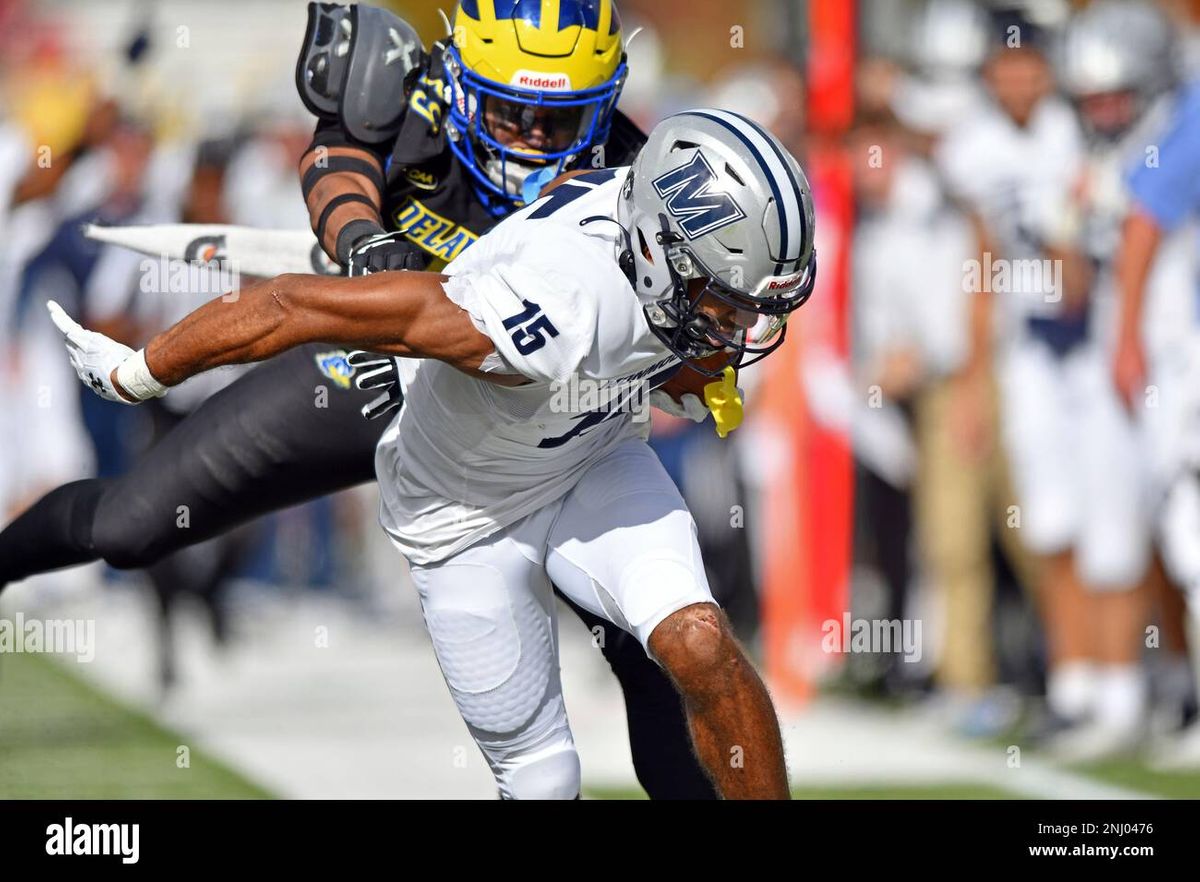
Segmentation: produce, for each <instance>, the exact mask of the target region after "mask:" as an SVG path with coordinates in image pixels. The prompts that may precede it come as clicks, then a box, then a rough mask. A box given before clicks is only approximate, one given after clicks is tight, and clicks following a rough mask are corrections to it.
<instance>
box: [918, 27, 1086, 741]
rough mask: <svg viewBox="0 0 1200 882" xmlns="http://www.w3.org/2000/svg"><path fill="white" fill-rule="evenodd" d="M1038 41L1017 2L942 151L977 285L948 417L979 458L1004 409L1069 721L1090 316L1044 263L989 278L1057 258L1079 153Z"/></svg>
mask: <svg viewBox="0 0 1200 882" xmlns="http://www.w3.org/2000/svg"><path fill="white" fill-rule="evenodd" d="M1045 41H1046V34H1045V33H1044V32H1043V31H1041V30H1040V29H1038V28H1037V27H1035V26H1034V25H1033V24H1032V23H1031V22H1029V21H1028V20H1027V19H1025V18H1024V17H1023V16H1022V15H1020V14H1019V12H1018V11H1012V10H1006V11H1004V12H1003V14H998V15H996V16H995V18H994V21H993V24H992V31H991V42H990V49H989V53H988V57H987V60H986V62H985V65H984V69H983V79H984V83H985V86H986V88H987V91H988V95H989V100H988V101H987V102H986V103H985V104H983V105H982V106H981V107H980V108H979V109H978V110H977V111H976V112H974V113H972V114H970V115H968V116H966V117H964V118H962V119H960V120H959V121H958V123H957V124H956V125H955V126H954V127H953V128H952V129H951V130H950V131H949V132H948V133H947V135H946V137H945V140H944V141H943V143H942V144H941V145H940V146H939V148H938V154H937V157H938V163H939V167H940V169H941V171H942V174H943V176H944V178H945V180H946V182H947V186H948V187H949V190H950V193H951V195H952V196H953V197H954V198H956V199H958V200H959V201H960V203H961V204H962V205H964V206H965V207H967V208H968V210H970V212H971V213H972V216H973V219H974V223H975V224H976V225H977V231H978V251H977V256H976V259H975V260H974V261H973V262H971V263H969V264H968V265H967V266H966V267H965V270H966V272H964V284H966V285H968V287H969V290H973V291H975V292H976V294H975V296H974V297H973V298H972V304H971V310H970V334H971V336H970V347H969V354H968V357H967V360H966V363H965V366H964V368H963V370H962V371H961V372H960V376H959V378H958V379H957V381H956V384H955V389H954V393H953V400H952V402H951V404H950V407H949V410H948V412H947V417H948V419H949V420H950V421H951V422H952V424H953V426H954V428H953V431H954V432H956V433H957V434H958V436H959V438H960V439H961V443H962V444H963V445H964V449H965V450H967V451H973V455H974V456H975V457H977V458H978V457H983V456H985V455H986V454H987V451H988V447H989V445H990V444H991V443H992V439H993V437H994V436H993V431H994V420H993V414H994V413H997V412H998V413H999V415H1000V421H1001V434H1002V436H1003V437H1004V439H1005V444H1006V448H1007V451H1008V453H1009V457H1010V462H1011V465H1012V469H1013V476H1014V485H1015V490H1016V495H1017V497H1018V499H1019V501H1020V506H1019V508H1014V509H1011V510H1010V511H1009V513H1008V517H1007V520H1008V523H1007V526H1008V527H1009V529H1014V528H1018V527H1019V536H1020V539H1021V540H1022V542H1023V543H1024V544H1026V546H1027V547H1028V548H1030V549H1031V550H1032V551H1033V552H1034V553H1036V554H1037V555H1039V556H1040V557H1041V565H1040V573H1039V575H1038V581H1039V584H1040V590H1039V591H1038V595H1039V600H1040V602H1041V605H1042V609H1043V614H1044V616H1045V620H1046V623H1047V631H1048V635H1049V643H1050V662H1049V668H1050V673H1049V683H1048V698H1049V703H1050V705H1051V708H1052V710H1053V711H1054V712H1056V713H1057V714H1058V715H1060V716H1062V717H1065V718H1067V719H1078V718H1080V717H1082V716H1083V715H1084V714H1085V713H1086V711H1087V709H1088V703H1089V702H1090V701H1091V699H1092V687H1091V680H1090V677H1089V676H1088V674H1086V673H1085V671H1086V670H1089V669H1088V668H1087V665H1086V662H1085V659H1086V658H1087V657H1088V653H1089V648H1088V646H1087V627H1086V625H1085V624H1083V621H1082V618H1083V613H1082V607H1083V604H1084V597H1085V595H1084V591H1083V588H1082V585H1081V584H1080V583H1079V580H1078V578H1077V576H1076V571H1075V566H1074V557H1073V555H1072V551H1071V549H1072V547H1073V544H1074V540H1075V536H1076V531H1077V530H1078V526H1079V525H1078V523H1077V518H1078V517H1079V516H1080V514H1081V513H1080V512H1079V510H1078V508H1077V507H1076V501H1077V500H1076V496H1075V493H1074V485H1073V484H1071V483H1070V480H1071V478H1070V476H1071V475H1072V473H1073V465H1074V462H1075V454H1074V453H1073V451H1072V449H1071V447H1070V444H1069V442H1068V440H1067V439H1068V438H1069V437H1070V435H1069V434H1067V435H1064V434H1062V432H1063V422H1062V421H1063V419H1064V418H1065V417H1066V414H1064V413H1062V412H1061V410H1059V409H1058V408H1059V403H1058V402H1057V400H1055V399H1054V397H1053V396H1055V395H1057V393H1058V390H1059V389H1060V388H1061V384H1059V383H1058V377H1059V376H1060V373H1061V367H1062V361H1061V359H1062V357H1063V356H1065V355H1066V354H1067V353H1068V352H1069V350H1070V349H1071V348H1072V347H1073V346H1074V344H1076V343H1078V342H1079V341H1080V340H1082V338H1083V328H1084V325H1085V322H1084V318H1083V317H1082V316H1081V315H1079V314H1078V313H1076V312H1072V311H1070V310H1069V309H1068V306H1069V303H1068V302H1067V298H1066V297H1065V296H1063V293H1062V291H1061V286H1059V285H1058V284H1057V280H1056V279H1055V278H1054V277H1053V276H1052V274H1051V275H1047V274H1046V273H1044V272H1036V271H1035V272H1033V273H1024V272H1009V273H1008V274H1007V277H1004V276H997V275H996V268H998V267H1003V268H1005V269H1008V270H1012V269H1014V268H1016V267H1021V266H1024V267H1029V268H1032V269H1034V270H1043V269H1045V268H1047V267H1053V266H1054V263H1053V257H1054V256H1053V255H1052V253H1051V251H1050V243H1051V242H1052V241H1053V239H1054V236H1055V234H1056V225H1057V224H1058V223H1059V216H1060V215H1061V206H1062V205H1063V204H1064V203H1065V191H1066V188H1067V186H1068V183H1067V182H1068V181H1070V180H1072V179H1073V178H1074V175H1075V173H1076V170H1077V168H1078V164H1079V161H1080V154H1081V143H1080V137H1079V133H1078V127H1077V124H1076V121H1075V119H1074V116H1073V114H1072V112H1071V109H1070V107H1069V106H1067V104H1066V103H1065V102H1063V101H1061V100H1059V99H1058V98H1057V97H1056V96H1055V95H1054V80H1053V74H1052V70H1051V66H1050V63H1049V60H1048V59H1047V57H1046V54H1045V46H1044V43H1045ZM994 342H995V343H997V344H998V349H997V348H996V347H995V346H993V343H994ZM993 359H995V364H996V369H997V371H998V373H999V377H1000V408H999V409H998V411H996V410H993V407H994V405H993V403H992V402H993V401H994V393H993V390H992V386H991V371H992V365H993ZM1038 396H1041V397H1040V398H1039V397H1038ZM1047 396H1051V397H1050V398H1047ZM1069 428H1070V426H1069V424H1068V425H1067V430H1069ZM1014 516H1015V517H1016V518H1017V520H1016V521H1015V522H1014V521H1013V518H1014Z"/></svg>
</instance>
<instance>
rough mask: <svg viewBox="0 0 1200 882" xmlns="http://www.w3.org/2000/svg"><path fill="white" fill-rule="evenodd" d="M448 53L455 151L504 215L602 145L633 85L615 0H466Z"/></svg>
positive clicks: (451, 134)
mask: <svg viewBox="0 0 1200 882" xmlns="http://www.w3.org/2000/svg"><path fill="white" fill-rule="evenodd" d="M443 59H444V63H445V68H446V81H447V85H448V88H449V90H450V95H449V101H448V104H449V114H448V115H449V120H448V123H447V133H448V134H449V137H450V146H451V149H452V150H453V151H454V153H455V155H456V156H457V157H458V158H459V159H460V160H461V161H462V163H463V164H464V165H465V166H466V168H467V169H468V170H469V171H470V172H471V174H472V175H473V176H474V177H475V179H476V181H478V182H479V184H480V185H481V186H482V187H483V188H484V190H485V191H487V193H488V194H490V195H491V196H493V197H499V199H500V200H503V201H504V202H507V203H508V204H507V205H504V206H503V208H504V210H505V211H510V210H511V209H512V206H513V204H516V205H520V204H521V203H523V202H525V201H527V199H526V198H525V197H526V196H531V195H532V194H531V193H528V192H525V184H526V180H527V179H528V178H529V176H530V175H531V174H532V173H533V172H535V171H539V170H540V172H541V173H540V174H539V175H538V179H539V180H542V179H545V180H548V179H549V178H550V177H553V176H554V175H556V174H558V173H559V172H561V171H562V170H563V169H564V168H565V167H566V166H568V165H570V164H571V163H572V162H573V161H574V160H575V159H576V158H577V157H579V156H580V155H581V154H583V153H584V152H586V151H587V150H588V148H590V147H591V146H592V145H595V144H602V143H604V141H605V140H606V139H607V138H608V130H609V126H610V125H611V123H612V116H613V112H614V111H615V110H616V105H617V98H618V97H619V96H620V94H621V87H622V86H623V85H624V84H625V74H626V66H625V51H624V40H623V37H622V33H621V19H620V16H619V15H618V14H617V8H616V5H615V4H614V3H613V0H461V2H460V3H459V4H458V9H457V11H456V12H455V16H454V25H453V39H452V41H451V43H450V45H449V46H447V48H446V51H445V52H444V53H443Z"/></svg>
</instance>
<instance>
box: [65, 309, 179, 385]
mask: <svg viewBox="0 0 1200 882" xmlns="http://www.w3.org/2000/svg"><path fill="white" fill-rule="evenodd" d="M46 308H47V309H48V310H49V311H50V318H51V320H52V321H53V322H54V324H55V325H57V326H58V329H59V330H60V331H62V332H63V335H64V336H65V337H66V338H67V355H68V357H69V358H70V359H71V367H73V368H75V373H76V374H77V375H78V376H79V380H80V382H82V383H83V384H84V385H85V386H88V387H90V388H91V390H92V391H93V392H95V393H96V394H97V395H99V396H100V397H101V398H103V399H105V400H107V401H119V402H120V403H121V404H137V403H139V402H141V401H145V400H146V399H147V398H161V397H162V396H164V395H166V394H167V387H166V386H164V385H163V384H162V383H160V382H158V380H156V379H154V377H153V375H151V373H150V369H149V368H148V367H146V353H145V350H142V349H139V350H138V351H137V352H134V351H133V350H132V349H130V348H129V347H128V346H126V345H125V344H123V343H118V342H117V341H116V340H110V339H109V338H108V337H105V336H104V335H103V334H100V333H97V332H96V331H89V330H88V329H87V328H84V327H82V326H81V325H80V324H79V323H78V322H77V321H75V320H74V319H72V318H71V317H70V316H69V315H67V314H66V312H65V311H64V310H63V308H62V307H61V306H59V305H58V304H57V303H55V302H54V301H53V300H51V301H50V302H49V303H47V304H46ZM113 371H116V372H117V382H118V383H120V384H121V388H122V389H123V390H125V392H127V393H128V394H129V395H130V396H131V397H132V399H133V400H130V398H126V397H125V396H124V395H122V394H120V393H119V392H117V390H116V388H114V386H113V383H112V373H113Z"/></svg>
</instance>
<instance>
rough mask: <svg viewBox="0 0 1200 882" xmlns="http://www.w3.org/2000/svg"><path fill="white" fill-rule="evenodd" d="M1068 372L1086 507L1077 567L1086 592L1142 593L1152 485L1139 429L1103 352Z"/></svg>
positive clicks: (1092, 352)
mask: <svg viewBox="0 0 1200 882" xmlns="http://www.w3.org/2000/svg"><path fill="white" fill-rule="evenodd" d="M1081 356H1082V357H1081V358H1079V359H1077V360H1076V361H1074V362H1072V363H1071V364H1070V366H1069V368H1068V370H1069V372H1070V375H1071V376H1070V381H1071V386H1072V388H1074V389H1075V390H1076V400H1077V401H1078V403H1079V410H1078V424H1077V428H1076V438H1078V443H1079V449H1078V450H1077V451H1076V457H1077V458H1078V462H1079V465H1080V466H1081V474H1080V477H1081V480H1082V491H1083V497H1082V505H1081V507H1080V532H1079V541H1078V543H1077V546H1076V552H1077V556H1076V566H1077V567H1078V570H1079V575H1080V577H1081V578H1082V580H1083V582H1084V584H1085V585H1087V586H1088V587H1089V588H1093V589H1098V590H1101V591H1105V590H1113V589H1115V590H1122V589H1127V588H1132V587H1134V586H1135V585H1137V584H1138V583H1139V582H1140V581H1141V579H1142V577H1143V576H1144V575H1145V574H1146V569H1147V568H1148V567H1149V565H1150V550H1151V541H1150V534H1151V519H1150V511H1149V499H1150V483H1149V481H1150V477H1149V467H1148V464H1147V462H1146V454H1145V449H1144V446H1143V443H1142V441H1143V436H1142V430H1141V427H1140V426H1139V425H1138V423H1137V422H1136V421H1135V419H1134V418H1133V417H1132V416H1130V414H1129V413H1128V412H1127V411H1126V410H1125V407H1124V405H1123V404H1122V403H1121V400H1120V398H1119V397H1118V395H1117V390H1116V387H1115V386H1114V385H1113V382H1112V379H1111V376H1110V373H1109V364H1110V360H1109V356H1108V354H1107V353H1106V352H1104V351H1103V350H1102V349H1100V348H1099V347H1091V346H1089V348H1088V349H1087V350H1085V351H1084V352H1082V353H1081Z"/></svg>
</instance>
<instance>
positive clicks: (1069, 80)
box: [1057, 0, 1176, 135]
mask: <svg viewBox="0 0 1200 882" xmlns="http://www.w3.org/2000/svg"><path fill="white" fill-rule="evenodd" d="M1175 60H1176V56H1175V40H1174V36H1173V34H1172V31H1171V26H1170V23H1169V22H1168V21H1167V19H1166V17H1165V16H1164V15H1163V14H1162V13H1161V12H1160V11H1159V10H1158V9H1156V8H1155V7H1154V6H1153V5H1152V4H1149V3H1142V2H1129V0H1100V2H1098V3H1095V4H1093V5H1091V6H1089V7H1088V8H1087V9H1085V10H1083V11H1082V12H1080V13H1079V14H1078V15H1076V16H1075V17H1074V18H1073V19H1072V20H1071V22H1070V24H1068V26H1067V28H1066V31H1065V32H1064V34H1063V38H1062V43H1061V45H1060V46H1059V51H1058V58H1057V68H1058V77H1059V81H1060V83H1061V85H1062V88H1063V91H1065V92H1066V93H1067V94H1068V95H1069V96H1070V97H1071V98H1072V99H1073V100H1075V101H1077V102H1078V101H1083V100H1085V99H1087V98H1089V97H1091V96H1096V95H1114V94H1118V93H1129V94H1130V95H1132V97H1133V99H1134V102H1135V107H1134V113H1133V114H1131V117H1132V118H1131V120H1130V124H1132V122H1133V121H1135V120H1136V117H1137V115H1140V113H1141V112H1142V111H1143V110H1144V109H1145V108H1146V106H1147V105H1148V104H1149V102H1150V101H1151V100H1152V99H1153V98H1154V97H1155V96H1157V95H1158V94H1160V93H1162V92H1164V91H1166V90H1167V89H1169V88H1171V87H1172V86H1173V85H1174V83H1175V78H1176V69H1175ZM1083 121H1084V124H1085V125H1088V124H1089V120H1088V119H1087V116H1086V114H1085V115H1084V120H1083ZM1092 133H1093V134H1110V135H1119V134H1120V131H1114V132H1092Z"/></svg>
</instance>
